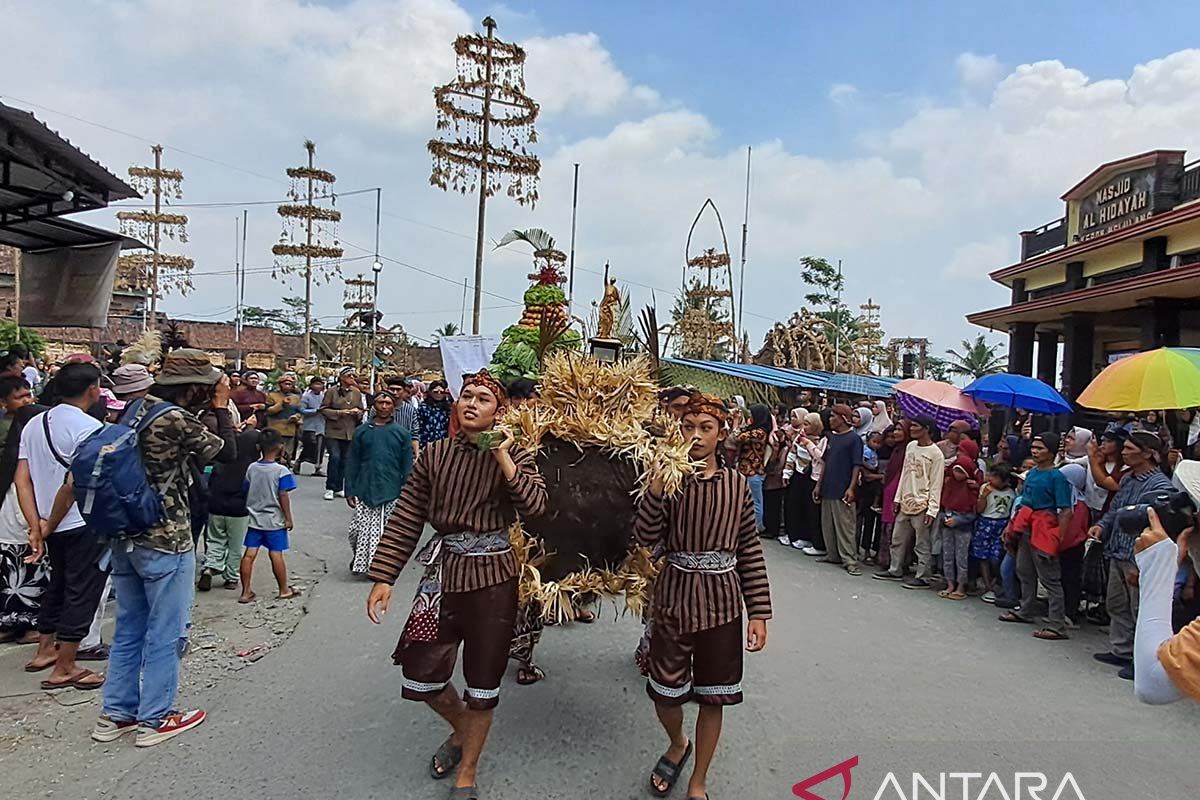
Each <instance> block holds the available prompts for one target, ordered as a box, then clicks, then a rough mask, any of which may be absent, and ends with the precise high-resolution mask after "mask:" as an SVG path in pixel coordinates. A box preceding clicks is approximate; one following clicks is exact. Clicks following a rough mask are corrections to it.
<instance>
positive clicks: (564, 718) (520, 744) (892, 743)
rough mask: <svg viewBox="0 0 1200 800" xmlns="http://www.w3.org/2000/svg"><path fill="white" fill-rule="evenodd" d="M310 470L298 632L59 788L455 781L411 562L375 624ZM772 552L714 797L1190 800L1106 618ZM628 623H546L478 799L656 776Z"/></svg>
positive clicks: (386, 791) (1197, 769)
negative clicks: (1042, 637)
mask: <svg viewBox="0 0 1200 800" xmlns="http://www.w3.org/2000/svg"><path fill="white" fill-rule="evenodd" d="M300 483H301V488H300V490H299V492H298V497H297V500H296V509H297V511H296V517H297V522H298V529H297V531H296V532H295V534H294V535H293V542H294V546H296V547H300V548H303V549H304V550H305V551H306V552H308V553H311V554H314V555H317V556H319V557H321V558H324V559H325V560H326V561H327V563H328V567H329V572H328V574H327V575H326V576H325V578H324V579H323V580H322V581H321V582H320V583H319V585H317V586H316V588H315V589H314V590H313V593H312V595H311V596H310V597H309V598H308V606H309V611H310V613H309V614H308V616H307V617H306V618H305V619H304V620H303V621H302V622H301V623H300V625H299V627H298V628H297V630H296V632H295V634H294V635H293V636H292V638H291V639H290V640H289V641H288V642H287V643H286V644H285V645H283V646H282V647H280V648H278V649H276V650H274V651H272V652H271V653H270V654H269V655H268V656H267V657H266V658H264V659H263V660H262V661H260V662H259V663H258V664H256V665H255V666H254V668H253V669H247V670H244V671H242V672H240V673H237V674H236V675H235V676H234V677H232V678H230V679H228V680H226V681H224V682H222V683H221V684H219V685H218V687H217V688H216V689H214V690H213V691H212V692H211V693H210V694H209V695H208V696H206V697H204V698H203V703H204V706H205V707H206V708H207V710H208V712H209V714H210V718H209V720H208V721H207V722H206V723H205V724H204V725H203V726H202V727H201V728H199V729H198V730H196V731H194V732H191V733H188V734H185V735H183V736H181V737H179V738H178V739H176V740H174V741H172V742H169V743H167V744H164V745H161V746H158V747H154V748H148V749H144V750H136V749H135V748H134V747H133V746H132V742H131V741H125V742H118V743H116V744H110V745H93V746H92V747H91V748H90V749H89V750H88V751H87V753H86V754H85V757H84V758H83V759H81V761H80V762H79V763H78V764H75V765H72V768H73V769H71V770H69V771H68V776H70V775H71V774H72V772H73V773H74V776H73V780H65V781H63V783H65V784H67V785H65V786H60V787H58V791H57V792H55V796H59V797H61V796H67V797H85V798H91V797H114V798H147V799H149V798H155V799H156V800H166V799H167V798H184V797H186V798H196V797H229V798H337V799H338V800H359V799H360V798H405V799H406V800H407V799H409V798H411V799H412V800H424V799H425V798H443V797H445V796H446V795H447V794H448V792H449V787H450V784H449V782H442V783H438V782H434V781H431V780H430V779H429V777H428V775H427V764H428V760H429V756H430V755H431V753H432V752H433V750H434V749H436V747H437V745H438V744H439V743H440V742H441V740H442V739H443V737H444V736H445V734H446V730H445V728H444V727H443V724H442V723H441V721H440V720H438V719H436V718H435V716H434V715H433V713H432V712H430V711H428V710H427V709H426V708H424V707H423V706H420V705H417V704H413V703H409V702H406V701H403V700H401V699H400V672H399V669H398V668H397V667H394V666H392V664H391V660H390V654H391V651H392V648H393V647H394V646H395V643H396V639H397V637H398V636H399V634H400V629H401V627H402V625H403V622H404V617H405V615H406V613H407V601H408V598H410V597H411V596H412V592H413V589H414V587H415V579H416V572H415V571H414V570H406V574H405V576H404V577H403V578H402V580H401V582H400V583H399V584H398V585H397V590H396V594H395V601H396V602H395V603H394V605H393V610H392V613H391V615H390V617H389V618H388V619H387V620H386V622H385V624H384V625H383V626H382V627H375V626H373V625H371V624H370V623H369V622H368V621H367V620H366V617H365V613H364V608H365V602H364V601H365V598H366V594H367V590H368V588H369V586H368V584H367V583H366V582H364V581H361V580H357V579H354V578H352V577H351V576H350V575H349V573H348V570H347V564H348V560H349V549H348V545H347V544H346V538H345V524H346V522H347V520H348V517H349V510H348V509H347V508H346V506H345V503H344V502H343V501H341V500H337V501H335V502H324V501H322V500H321V495H320V489H321V487H320V485H319V484H320V481H318V480H317V479H314V478H310V477H303V478H301V480H300ZM767 549H768V558H769V570H770V577H771V585H772V594H773V597H774V605H775V620H774V621H772V622H771V623H770V638H769V642H768V645H767V649H766V650H765V651H764V652H762V653H759V654H755V655H749V656H747V664H746V678H745V696H746V702H745V703H744V704H743V705H742V706H739V707H737V708H734V709H731V710H729V711H728V712H727V714H726V725H725V733H724V738H723V739H722V743H721V747H720V749H719V751H718V756H717V762H716V765H715V766H714V769H713V771H712V773H711V776H710V783H709V787H710V796H711V797H712V798H713V800H717V799H718V798H738V799H739V800H759V799H760V798H761V799H766V798H792V797H796V796H801V797H803V796H805V795H804V794H798V793H793V786H794V785H795V784H797V783H799V782H801V781H803V780H804V779H805V778H808V777H809V776H812V775H815V774H819V773H822V772H826V771H830V775H831V777H830V778H829V779H828V780H826V781H824V782H821V783H819V784H814V785H813V786H812V787H811V788H809V789H807V790H802V791H807V792H809V793H810V794H811V796H813V797H820V798H823V799H824V800H840V799H841V798H843V790H844V788H845V786H844V779H843V777H842V776H841V774H840V773H839V772H838V770H837V769H834V768H835V767H836V766H837V765H845V766H844V767H843V769H842V772H845V773H846V774H848V776H849V779H850V786H849V789H848V794H847V795H846V797H847V800H880V799H881V798H882V799H883V800H891V799H892V798H898V797H902V798H905V800H911V798H914V797H920V798H922V800H932V799H933V798H938V799H939V800H959V798H970V800H992V798H995V799H996V800H1000V798H1007V800H1018V798H1021V800H1024V798H1038V799H1039V800H1055V799H1056V798H1062V800H1076V798H1085V799H1086V800H1118V799H1120V800H1125V799H1126V798H1129V799H1130V800H1132V799H1134V798H1136V799H1137V800H1154V798H1162V799H1163V800H1184V799H1185V798H1195V797H1197V796H1198V790H1197V786H1200V708H1198V707H1197V706H1196V705H1194V704H1190V703H1186V702H1185V703H1180V704H1176V705H1174V706H1169V707H1160V708H1155V707H1149V706H1145V705H1141V704H1139V703H1138V702H1136V700H1135V699H1134V697H1133V695H1132V691H1131V688H1132V687H1131V684H1129V683H1127V682H1125V681H1122V680H1119V679H1118V678H1117V677H1116V675H1115V669H1112V668H1109V667H1106V666H1103V665H1100V664H1098V663H1096V662H1094V661H1093V660H1092V658H1091V654H1092V653H1093V652H1095V651H1097V650H1099V649H1102V648H1103V647H1104V641H1105V640H1104V637H1103V636H1102V635H1101V634H1100V633H1098V632H1096V631H1083V632H1081V633H1079V634H1077V635H1076V636H1075V638H1073V639H1072V640H1071V641H1069V642H1061V643H1054V642H1041V641H1037V640H1035V639H1033V638H1032V637H1031V636H1030V629H1029V628H1028V627H1026V626H1019V625H1009V624H1002V623H999V622H997V621H996V615H995V609H993V608H992V607H991V606H987V605H984V604H983V603H981V602H979V601H978V600H976V599H971V600H968V601H964V602H959V603H955V602H952V601H946V600H939V599H938V598H937V597H936V596H934V595H933V594H932V593H930V592H909V591H903V590H902V589H901V588H900V587H899V586H897V585H896V584H892V583H884V582H881V581H874V580H871V579H870V578H869V577H868V576H866V575H864V576H862V577H859V578H852V577H850V576H847V575H845V574H844V573H843V572H842V571H841V570H839V569H836V568H832V567H828V566H824V565H819V564H816V563H814V562H813V561H812V560H811V559H809V558H806V557H804V556H803V555H801V554H800V553H798V552H795V551H791V550H784V549H783V548H781V547H778V546H776V545H774V544H770V545H769V546H768V548H767ZM639 634H640V627H639V626H638V624H637V623H636V621H635V620H632V619H628V618H623V619H616V618H615V613H614V612H613V611H612V608H611V606H607V607H606V608H605V613H604V615H603V618H602V620H601V621H599V622H597V623H596V624H594V625H591V626H582V625H575V626H572V627H569V628H552V629H548V630H547V632H546V634H545V635H544V637H543V639H542V644H541V646H540V648H539V651H538V652H539V659H538V660H539V663H540V664H541V665H542V666H543V667H544V668H545V669H546V671H547V673H548V675H549V677H548V679H547V680H546V681H544V682H542V683H540V684H537V685H535V686H532V687H521V686H518V685H517V684H516V682H515V681H514V680H513V675H514V674H515V668H510V670H509V677H507V678H506V680H505V683H504V685H503V688H502V694H501V700H500V707H499V709H498V711H497V715H496V724H495V726H494V728H493V729H492V737H491V740H490V741H489V744H488V749H487V751H486V752H485V754H484V759H483V762H482V764H481V772H480V788H481V790H482V792H483V794H482V796H483V798H485V800H526V798H583V797H588V798H641V797H648V796H649V793H648V792H647V791H646V788H645V786H646V781H647V774H648V772H649V770H650V768H651V766H652V765H653V764H654V761H655V760H656V759H657V757H658V756H659V754H660V753H661V752H662V750H663V749H664V747H665V743H664V740H663V736H662V733H661V730H660V728H659V727H658V724H657V722H656V720H655V718H654V713H653V709H652V706H651V704H650V702H649V700H648V699H647V697H646V695H645V691H644V688H643V680H642V679H641V678H640V677H639V676H638V673H637V671H636V669H635V668H634V666H633V662H632V652H633V649H634V646H635V644H636V642H637V639H638V636H639ZM459 685H460V686H461V681H459ZM693 717H694V715H693V714H689V719H692V718H693ZM18 755H19V754H18ZM853 759H857V762H855V761H854V760H853ZM30 766H32V765H30ZM914 772H915V773H919V774H920V780H922V781H926V782H928V783H929V784H930V785H931V786H932V787H933V788H934V789H940V786H941V782H942V781H943V780H945V781H946V783H947V789H946V791H945V792H944V793H943V792H940V791H938V792H927V791H926V790H925V789H924V787H923V786H921V785H920V783H918V787H919V789H920V791H919V792H918V793H917V794H914V793H913V784H914V781H915V780H917V778H915V777H914ZM889 773H890V774H892V775H893V776H894V780H895V782H894V783H892V782H891V781H889V780H888V778H887V776H888V775H889ZM951 773H960V774H961V773H968V774H969V775H968V777H963V776H962V775H959V776H958V777H954V776H953V775H951ZM993 773H995V776H994V777H993ZM1017 773H1033V774H1032V775H1025V776H1018V775H1017ZM1068 773H1069V775H1070V778H1071V779H1073V783H1072V782H1071V781H1068ZM36 774H37V772H36V770H32V771H31V773H30V779H31V780H32V781H34V782H35V783H36ZM970 774H974V775H976V776H977V777H971V776H970ZM1038 774H1041V776H1042V777H1041V778H1040V779H1039V777H1038ZM885 781H886V783H885ZM1018 781H1019V782H1020V787H1022V788H1018V787H1017V786H1016V785H1015V784H1016V783H1017V782H1018ZM1040 781H1044V782H1045V786H1046V788H1045V789H1043V790H1041V791H1040V792H1038V791H1037V789H1038V787H1039V785H1040ZM1064 781H1066V782H1067V785H1066V786H1063V785H1062V784H1063V783H1064ZM681 783H682V784H683V785H682V786H680V787H678V788H677V790H676V793H675V795H674V796H675V797H679V798H682V797H683V796H684V791H683V789H684V788H685V786H686V780H684V781H682V782H681ZM997 784H999V786H998V785H997ZM964 786H965V789H964ZM1076 786H1077V787H1078V790H1076ZM1030 787H1032V789H1033V790H1034V792H1033V793H1030ZM1060 787H1061V788H1062V791H1061V792H1058V790H1059V789H1060ZM33 788H35V787H34V786H33V785H31V791H32V789H33ZM1001 790H1003V791H1001ZM1056 792H1058V793H1057V794H1056ZM37 794H38V793H37V792H33V793H32V794H31V795H30V796H36V795H37Z"/></svg>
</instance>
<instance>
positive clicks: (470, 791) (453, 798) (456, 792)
mask: <svg viewBox="0 0 1200 800" xmlns="http://www.w3.org/2000/svg"><path fill="white" fill-rule="evenodd" d="M450 800H479V790H478V789H476V788H475V787H474V786H455V787H454V788H453V789H451V790H450Z"/></svg>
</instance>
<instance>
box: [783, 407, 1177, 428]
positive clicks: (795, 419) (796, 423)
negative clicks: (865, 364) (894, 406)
mask: <svg viewBox="0 0 1200 800" xmlns="http://www.w3.org/2000/svg"><path fill="white" fill-rule="evenodd" d="M807 416H808V409H807V408H804V407H803V406H796V407H795V408H793V409H792V410H791V411H790V412H788V427H789V428H791V429H792V430H794V431H799V430H800V426H801V425H803V424H804V418H805V417H807ZM1196 416H1197V417H1200V413H1198V414H1197V415H1196Z"/></svg>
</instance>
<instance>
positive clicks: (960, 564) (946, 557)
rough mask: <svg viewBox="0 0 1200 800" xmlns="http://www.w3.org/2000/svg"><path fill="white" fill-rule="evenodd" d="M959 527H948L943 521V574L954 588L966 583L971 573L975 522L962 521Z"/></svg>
mask: <svg viewBox="0 0 1200 800" xmlns="http://www.w3.org/2000/svg"><path fill="white" fill-rule="evenodd" d="M958 524H959V527H957V528H948V527H946V524H945V522H943V523H942V525H941V526H940V527H941V531H942V574H943V575H945V576H946V581H947V583H948V584H949V585H950V587H951V588H953V587H954V586H955V585H956V584H959V583H966V582H967V577H968V575H969V574H970V572H969V570H970V558H971V531H972V529H973V523H970V522H962V521H960V522H959V523H958Z"/></svg>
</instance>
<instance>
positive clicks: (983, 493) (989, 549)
mask: <svg viewBox="0 0 1200 800" xmlns="http://www.w3.org/2000/svg"><path fill="white" fill-rule="evenodd" d="M1016 496H1017V495H1016V492H1015V491H1013V478H1012V471H1011V470H1010V469H1009V468H1008V466H1007V465H1006V464H996V465H995V466H993V467H992V468H991V469H990V470H988V477H987V483H985V484H984V485H983V487H982V488H980V490H979V503H978V505H977V506H976V508H977V509H978V511H979V518H978V519H976V520H975V533H974V535H973V536H972V537H971V558H973V559H975V560H976V561H978V562H979V572H980V575H981V576H982V577H983V588H984V592H983V598H982V599H983V602H985V603H995V602H996V575H997V574H999V571H1000V562H1001V560H1002V559H1003V557H1004V543H1003V542H1002V541H1001V537H1002V534H1003V533H1004V529H1005V528H1006V527H1008V520H1009V518H1010V517H1011V516H1012V509H1013V501H1014V500H1015V499H1016Z"/></svg>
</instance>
